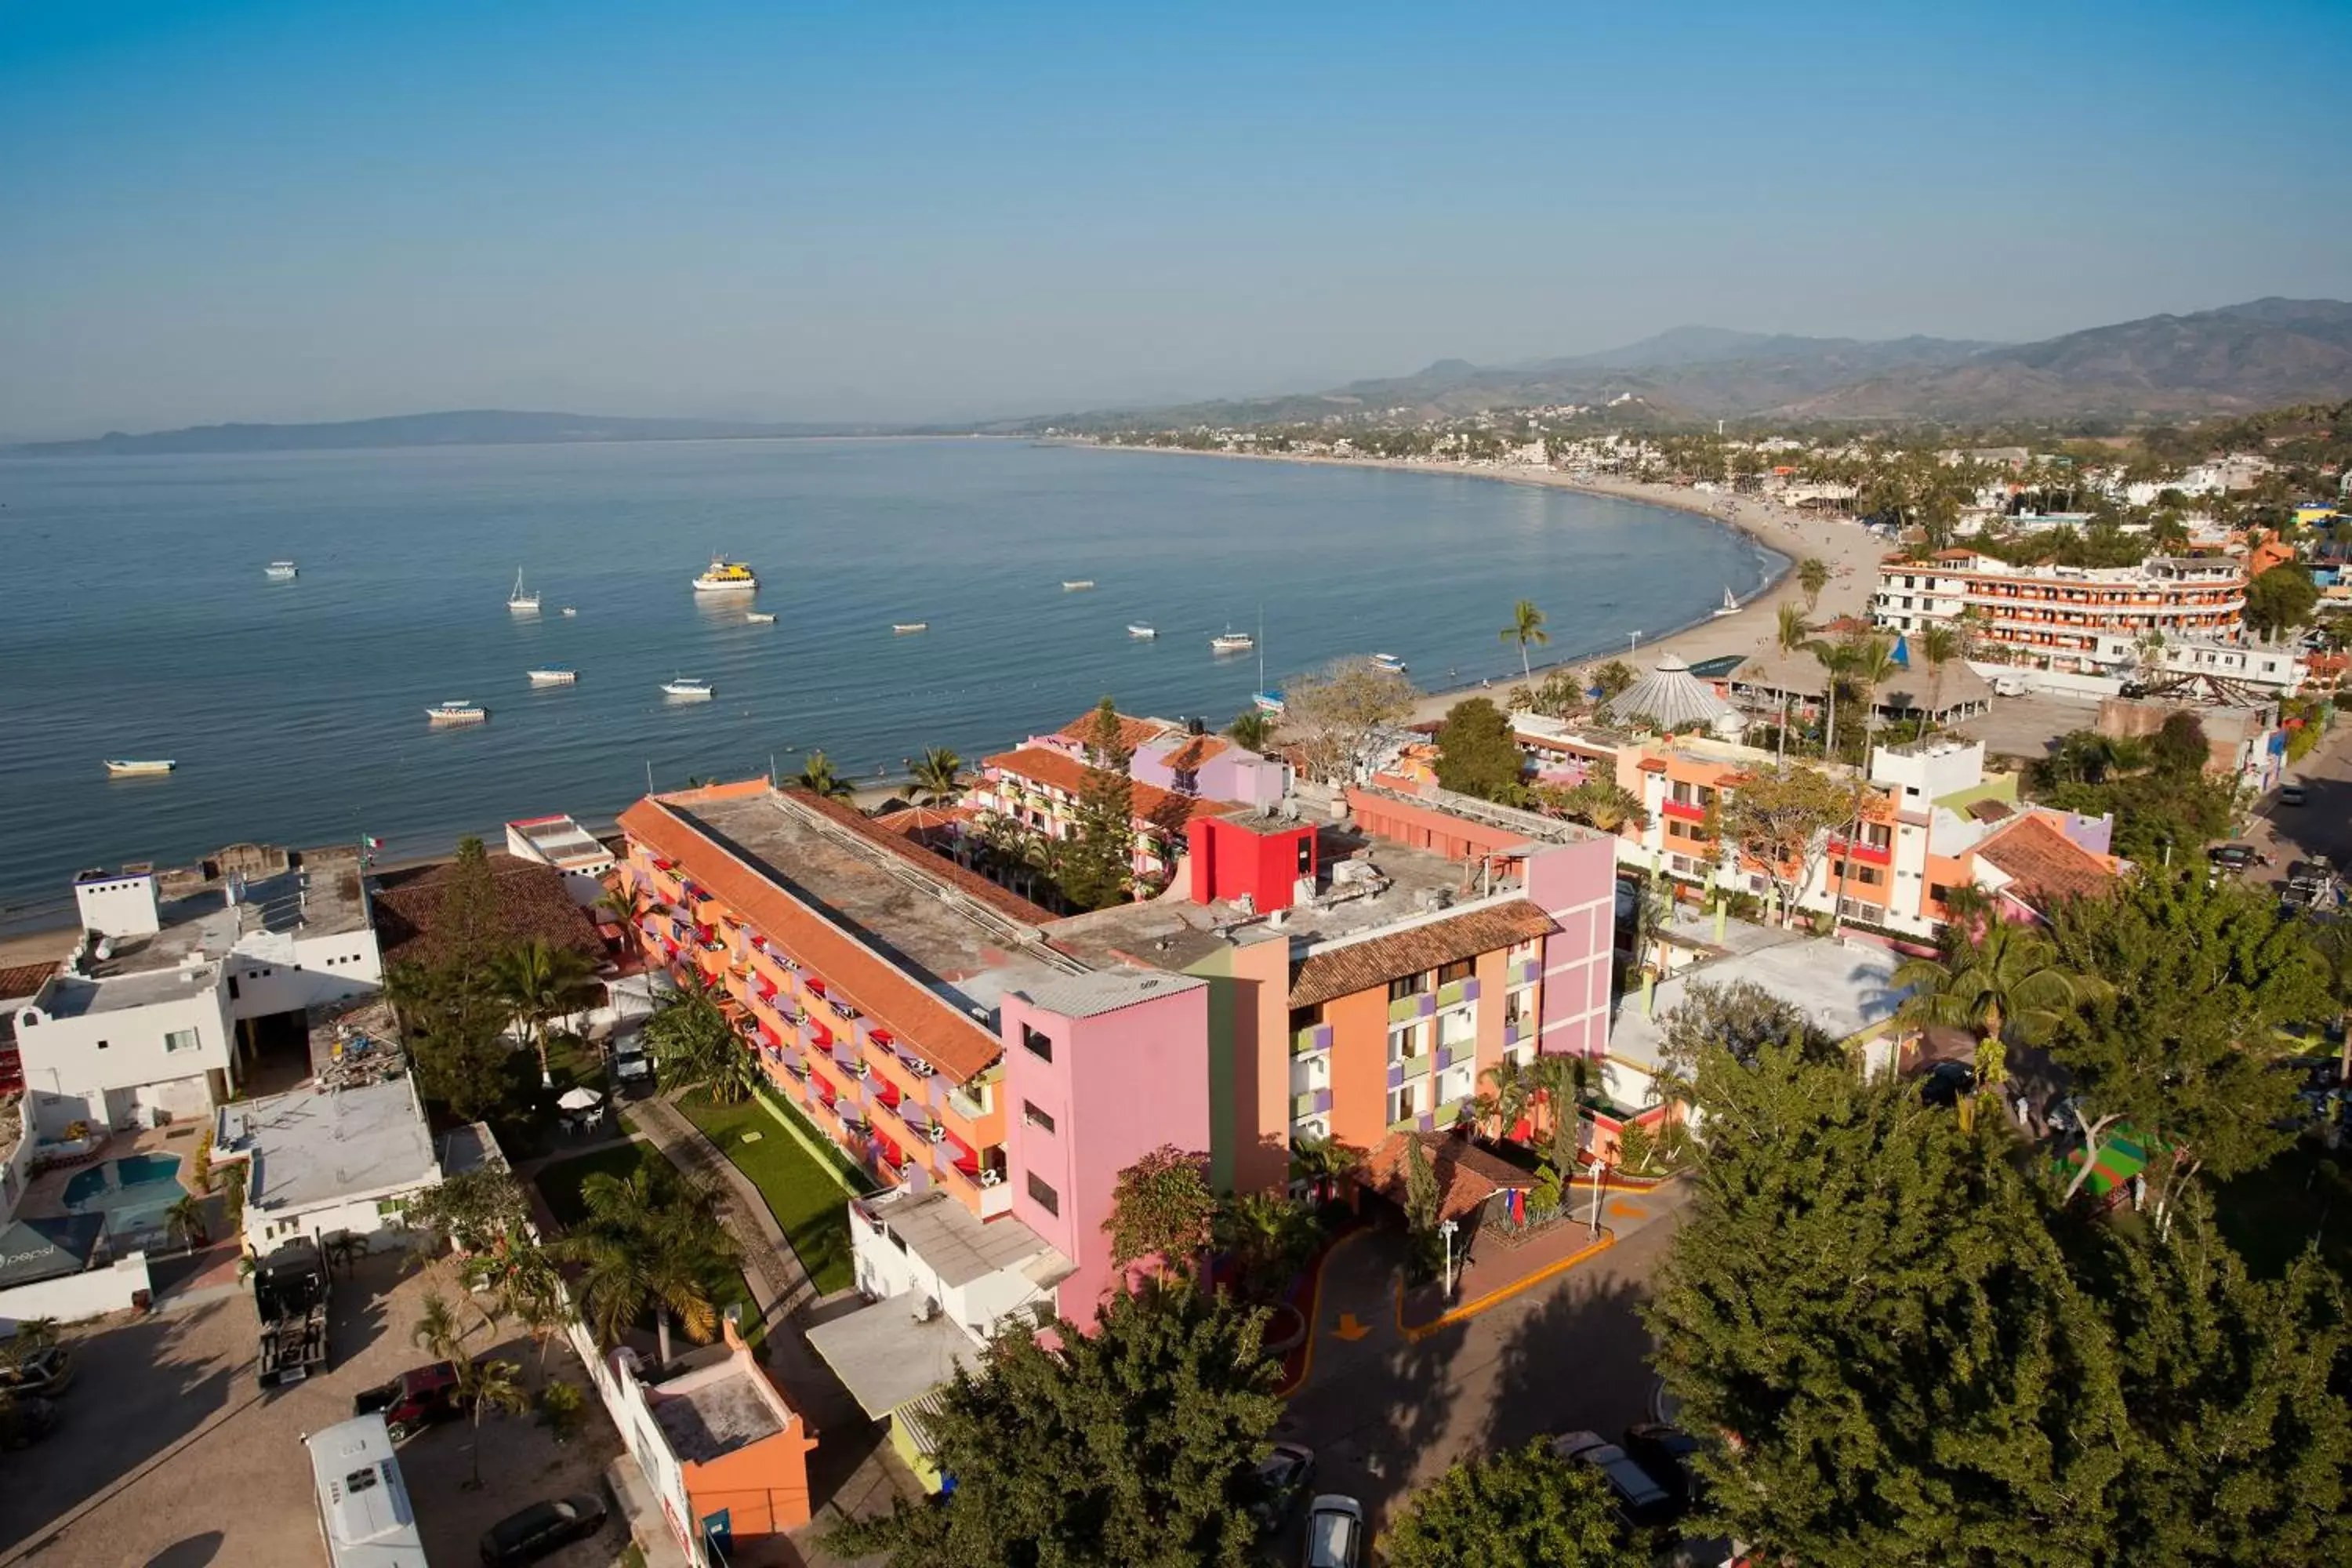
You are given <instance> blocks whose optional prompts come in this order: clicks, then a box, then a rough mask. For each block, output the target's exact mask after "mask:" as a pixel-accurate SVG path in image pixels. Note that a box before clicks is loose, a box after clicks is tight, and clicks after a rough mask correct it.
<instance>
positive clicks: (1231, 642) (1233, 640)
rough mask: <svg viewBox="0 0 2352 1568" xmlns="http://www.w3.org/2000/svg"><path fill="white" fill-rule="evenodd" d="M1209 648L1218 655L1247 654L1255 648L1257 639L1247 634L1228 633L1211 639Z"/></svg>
mask: <svg viewBox="0 0 2352 1568" xmlns="http://www.w3.org/2000/svg"><path fill="white" fill-rule="evenodd" d="M1209 647H1211V648H1212V649H1213V650H1214V651H1215V652H1218V653H1247V652H1249V650H1250V649H1252V648H1254V647H1257V638H1255V637H1252V636H1250V635H1249V633H1247V632H1235V631H1228V632H1223V633H1221V634H1219V635H1218V636H1216V637H1211V638H1210V639H1209Z"/></svg>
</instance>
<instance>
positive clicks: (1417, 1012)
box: [1389, 991, 1437, 1024]
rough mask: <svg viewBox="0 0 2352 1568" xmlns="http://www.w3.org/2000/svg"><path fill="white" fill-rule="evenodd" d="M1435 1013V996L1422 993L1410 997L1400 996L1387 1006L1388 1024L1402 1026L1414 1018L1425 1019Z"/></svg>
mask: <svg viewBox="0 0 2352 1568" xmlns="http://www.w3.org/2000/svg"><path fill="white" fill-rule="evenodd" d="M1436 1011H1437V996H1436V994H1435V993H1433V992H1428V991H1423V992H1420V993H1418V994H1414V995H1412V996H1400V997H1398V998H1397V999H1396V1000H1395V1001H1393V1002H1391V1003H1390V1004H1389V1022H1390V1023H1391V1024H1402V1023H1406V1022H1409V1021H1410V1020H1412V1019H1414V1018H1426V1017H1428V1016H1430V1015H1431V1014H1433V1013H1434V1012H1436Z"/></svg>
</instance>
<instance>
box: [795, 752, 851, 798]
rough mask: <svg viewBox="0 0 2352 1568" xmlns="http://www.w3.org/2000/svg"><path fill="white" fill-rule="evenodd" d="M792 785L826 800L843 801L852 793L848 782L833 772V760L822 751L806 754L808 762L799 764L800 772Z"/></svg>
mask: <svg viewBox="0 0 2352 1568" xmlns="http://www.w3.org/2000/svg"><path fill="white" fill-rule="evenodd" d="M793 784H797V785H798V786H799V787H801V788H802V789H804V790H806V791H808V792H809V794H811V795H820V796H822V797H824V799H826V800H844V799H846V798H847V797H848V796H849V795H851V794H852V793H853V792H852V790H851V788H850V785H849V781H848V780H846V779H845V778H842V777H840V776H839V775H838V774H836V773H835V772H834V771H833V759H832V758H831V757H828V756H826V755H825V754H824V752H822V751H815V752H810V753H809V754H808V761H807V762H805V763H802V764H801V771H800V773H799V774H798V775H797V776H795V777H794V778H793Z"/></svg>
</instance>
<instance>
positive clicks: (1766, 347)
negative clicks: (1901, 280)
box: [1528, 327, 1999, 372]
mask: <svg viewBox="0 0 2352 1568" xmlns="http://www.w3.org/2000/svg"><path fill="white" fill-rule="evenodd" d="M1998 346H1999V345H1998V344H1995V343H1978V342H1960V341H1958V340H1955V339H1951V338H1921V337H1909V338H1896V339H1894V340H1892V341H1891V342H1871V341H1868V340H1865V339H1862V338H1806V337H1794V336H1790V334H1788V333H1785V332H1777V333H1768V332H1735V331H1731V330H1729V329H1728V328H1726V327H1675V328H1673V329H1672V330H1670V331H1663V332H1660V333H1659V334H1658V335H1657V336H1655V337H1654V338H1643V340H1642V341H1641V342H1637V343H1628V344H1626V345H1625V346H1624V347H1623V348H1618V349H1605V350H1603V351H1601V353H1591V354H1575V355H1572V356H1570V357H1569V358H1567V359H1555V360H1544V361H1540V362H1538V363H1536V364H1534V365H1532V366H1530V367H1528V368H1530V369H1533V370H1538V371H1548V372H1557V371H1561V370H1570V369H1602V370H1677V369H1684V368H1687V367H1689V366H1693V365H1703V364H1713V365H1720V364H1724V363H1744V364H1767V365H1769V364H1780V365H1796V364H1806V363H1817V362H1820V363H1832V364H1837V365H1841V366H1845V367H1849V368H1852V367H1861V366H1866V367H1870V368H1871V369H1874V370H1895V369H1898V368H1905V367H1908V366H1912V365H1922V364H1957V363H1959V362H1960V361H1962V360H1964V359H1967V358H1968V357H1969V355H1971V354H1974V353H1980V352H1982V351H1983V350H1985V349H1989V348H1995V347H1998Z"/></svg>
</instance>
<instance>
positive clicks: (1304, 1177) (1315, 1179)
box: [1290, 1138, 1364, 1201]
mask: <svg viewBox="0 0 2352 1568" xmlns="http://www.w3.org/2000/svg"><path fill="white" fill-rule="evenodd" d="M1362 1163H1364V1152H1363V1151H1362V1150H1361V1149H1359V1148H1357V1147H1356V1146H1355V1145H1354V1144H1352V1143H1342V1142H1339V1140H1337V1139H1334V1138H1302V1139H1300V1140H1299V1141H1298V1142H1296V1143H1294V1144H1292V1145H1291V1147H1290V1179H1291V1180H1292V1181H1294V1182H1305V1183H1307V1184H1308V1185H1309V1186H1311V1187H1312V1188H1313V1189H1314V1190H1315V1194H1316V1196H1317V1198H1318V1199H1319V1200H1325V1201H1328V1199H1330V1198H1332V1197H1333V1196H1335V1195H1337V1194H1338V1193H1339V1184H1340V1183H1341V1182H1342V1181H1344V1180H1346V1179H1347V1178H1348V1177H1349V1175H1352V1174H1353V1173H1355V1170H1356V1168H1357V1167H1358V1166H1359V1165H1361V1164H1362Z"/></svg>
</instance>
